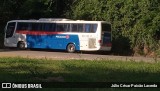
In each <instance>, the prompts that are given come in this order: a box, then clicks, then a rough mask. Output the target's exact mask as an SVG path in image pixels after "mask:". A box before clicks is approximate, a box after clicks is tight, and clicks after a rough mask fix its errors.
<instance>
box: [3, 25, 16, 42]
mask: <svg viewBox="0 0 160 91" xmlns="http://www.w3.org/2000/svg"><path fill="white" fill-rule="evenodd" d="M15 26H16V22H10V23H8V24H7V27H6V30H5V43H6V44H9V45H14V44H16V39H15V37H14V31H15Z"/></svg>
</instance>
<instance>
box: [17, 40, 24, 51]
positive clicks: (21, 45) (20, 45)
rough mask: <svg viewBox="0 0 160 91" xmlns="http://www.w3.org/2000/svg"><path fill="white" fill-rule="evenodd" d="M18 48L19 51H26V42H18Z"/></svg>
mask: <svg viewBox="0 0 160 91" xmlns="http://www.w3.org/2000/svg"><path fill="white" fill-rule="evenodd" d="M17 48H18V49H21V50H22V49H25V43H24V42H18V44H17Z"/></svg>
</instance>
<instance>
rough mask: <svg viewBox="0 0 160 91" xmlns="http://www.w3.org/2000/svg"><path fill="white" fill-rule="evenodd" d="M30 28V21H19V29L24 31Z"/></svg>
mask: <svg viewBox="0 0 160 91" xmlns="http://www.w3.org/2000/svg"><path fill="white" fill-rule="evenodd" d="M27 29H28V23H20V22H19V23H18V24H17V31H24V30H27Z"/></svg>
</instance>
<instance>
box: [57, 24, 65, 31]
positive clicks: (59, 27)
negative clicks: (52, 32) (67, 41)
mask: <svg viewBox="0 0 160 91" xmlns="http://www.w3.org/2000/svg"><path fill="white" fill-rule="evenodd" d="M56 31H57V32H64V31H65V30H64V28H63V24H56Z"/></svg>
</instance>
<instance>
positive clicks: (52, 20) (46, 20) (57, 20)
mask: <svg viewBox="0 0 160 91" xmlns="http://www.w3.org/2000/svg"><path fill="white" fill-rule="evenodd" d="M8 22H37V23H99V22H101V23H109V22H107V21H87V20H71V19H65V18H40V19H39V20H35V19H31V20H11V21H8Z"/></svg>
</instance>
